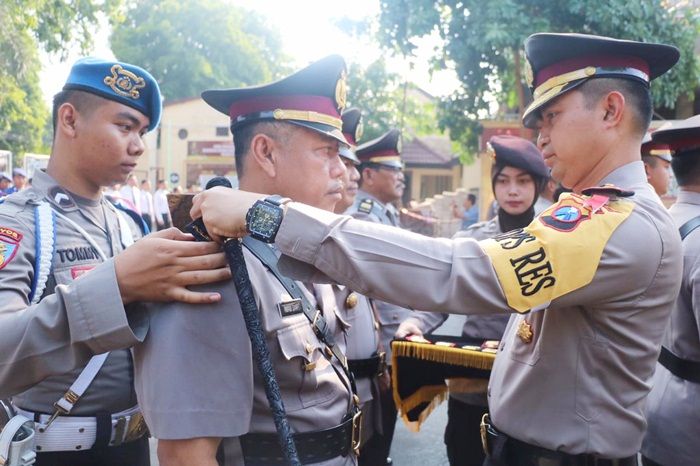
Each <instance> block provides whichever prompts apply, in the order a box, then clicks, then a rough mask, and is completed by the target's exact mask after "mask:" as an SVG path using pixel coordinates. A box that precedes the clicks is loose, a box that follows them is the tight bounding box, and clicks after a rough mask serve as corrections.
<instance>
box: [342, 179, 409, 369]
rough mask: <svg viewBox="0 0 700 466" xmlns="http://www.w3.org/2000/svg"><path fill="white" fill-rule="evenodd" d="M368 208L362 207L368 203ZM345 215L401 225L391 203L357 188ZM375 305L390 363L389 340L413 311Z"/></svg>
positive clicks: (383, 304)
mask: <svg viewBox="0 0 700 466" xmlns="http://www.w3.org/2000/svg"><path fill="white" fill-rule="evenodd" d="M369 203H371V207H370V208H369V209H367V208H363V205H364V206H365V207H366V206H368V205H370V204H369ZM345 214H346V215H351V216H352V217H354V218H356V219H359V220H366V221H368V222H373V223H381V224H383V225H389V226H394V227H399V228H400V227H401V224H400V222H399V212H398V210H396V207H394V206H393V205H392V204H383V203H382V202H380V201H379V200H378V199H377V198H376V197H374V196H372V195H371V194H369V193H367V192H365V191H363V190H362V189H360V190H358V192H357V196H356V197H355V202H354V203H353V205H352V206H350V207H349V208H348V210H346V211H345ZM374 304H375V306H376V307H377V319H378V320H379V325H380V333H381V339H382V346H383V347H384V350H385V351H386V358H387V363H388V364H391V340H393V339H394V334H395V333H396V331H397V330H398V329H399V325H400V324H401V322H403V321H404V320H405V319H407V318H408V317H410V316H411V314H412V313H413V311H412V310H411V309H408V308H406V307H401V306H397V305H395V304H391V303H388V302H385V301H379V300H375V301H374Z"/></svg>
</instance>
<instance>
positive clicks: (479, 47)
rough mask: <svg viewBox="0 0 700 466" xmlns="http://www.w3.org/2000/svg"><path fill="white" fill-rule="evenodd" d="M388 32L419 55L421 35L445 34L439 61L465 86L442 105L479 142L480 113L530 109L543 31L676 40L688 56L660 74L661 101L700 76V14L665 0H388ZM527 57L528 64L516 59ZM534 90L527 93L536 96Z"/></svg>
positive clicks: (398, 47) (384, 25)
mask: <svg viewBox="0 0 700 466" xmlns="http://www.w3.org/2000/svg"><path fill="white" fill-rule="evenodd" d="M381 10H382V12H381V17H380V31H379V35H380V40H381V41H382V43H383V44H385V45H386V46H388V47H390V48H392V49H393V50H395V51H396V52H397V53H400V54H403V55H411V54H412V53H413V51H414V49H415V39H416V38H420V37H424V36H427V35H430V34H437V35H438V36H439V37H440V39H441V46H440V47H438V48H437V50H436V53H435V55H434V56H433V57H432V60H433V65H434V66H435V67H443V66H445V64H446V63H450V64H452V65H453V66H454V68H455V70H456V72H457V75H458V77H459V79H460V81H461V88H460V89H458V90H457V91H456V92H455V94H454V95H453V96H451V97H450V98H449V99H447V100H446V101H445V102H443V103H442V105H441V123H442V124H443V125H444V126H446V127H448V128H449V129H450V130H451V136H452V137H453V138H454V139H458V140H461V141H462V142H464V143H468V144H470V145H472V146H473V145H475V144H474V143H475V141H476V135H477V132H478V124H477V123H476V121H477V120H478V119H479V118H484V117H486V116H487V115H491V116H493V113H494V112H493V107H494V102H495V103H497V105H498V108H499V111H500V113H508V112H513V111H518V110H521V109H522V106H523V98H522V97H520V96H519V93H521V92H522V91H523V86H524V83H523V79H522V78H521V70H522V66H524V54H523V53H522V44H523V41H524V39H525V38H526V37H527V36H529V35H530V34H533V33H535V32H542V31H548V32H580V33H588V34H599V35H605V36H611V37H616V38H621V39H631V40H642V41H647V42H662V43H668V44H673V45H675V46H677V47H678V48H679V49H680V50H681V60H680V62H679V63H678V65H676V67H675V68H674V69H673V70H672V71H671V72H670V73H668V74H667V75H665V76H664V77H662V78H660V79H658V80H656V81H655V82H654V85H653V86H652V94H653V97H654V102H655V105H656V106H657V107H669V108H672V107H673V106H674V105H675V102H676V100H677V99H678V97H679V96H681V95H683V94H686V95H687V94H689V93H690V92H691V91H692V90H694V89H695V87H696V86H697V83H698V77H699V76H700V75H699V70H698V68H699V67H698V61H697V57H696V56H695V55H694V45H695V40H696V37H697V34H698V32H699V21H700V15H698V13H697V11H694V10H693V9H691V8H671V7H669V6H668V2H666V1H664V0H637V1H634V2H630V1H629V0H567V1H565V2H559V1H555V0H491V1H488V2H482V1H478V0H382V1H381ZM516 64H519V65H520V66H516ZM528 94H529V93H528V92H522V94H520V95H521V96H523V95H524V96H525V97H529V95H528Z"/></svg>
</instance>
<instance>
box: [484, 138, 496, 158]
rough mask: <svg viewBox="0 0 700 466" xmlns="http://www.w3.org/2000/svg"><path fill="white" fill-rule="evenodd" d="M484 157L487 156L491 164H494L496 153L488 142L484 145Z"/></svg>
mask: <svg viewBox="0 0 700 466" xmlns="http://www.w3.org/2000/svg"><path fill="white" fill-rule="evenodd" d="M486 155H488V156H489V158H490V159H491V162H493V163H496V151H495V150H494V149H493V146H492V145H491V143H490V142H487V143H486Z"/></svg>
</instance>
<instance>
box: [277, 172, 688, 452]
mask: <svg viewBox="0 0 700 466" xmlns="http://www.w3.org/2000/svg"><path fill="white" fill-rule="evenodd" d="M604 183H611V184H614V185H617V186H621V187H625V188H627V189H631V190H634V192H635V194H634V196H632V197H631V198H629V200H628V201H625V203H624V206H629V205H630V204H629V202H632V203H633V209H632V211H631V212H630V213H629V215H628V216H627V217H626V218H625V219H624V220H623V221H622V222H621V223H620V224H619V225H618V226H617V227H616V229H615V230H614V231H613V232H612V233H611V234H608V237H606V241H607V242H606V243H605V244H604V248H603V249H602V253H601V254H600V257H599V259H600V260H599V263H598V266H597V268H595V269H594V275H592V280H591V281H590V283H588V284H587V285H585V286H582V287H580V288H578V289H575V290H573V291H571V292H569V293H567V294H564V295H562V296H559V297H557V298H556V299H553V300H552V301H551V302H542V303H540V304H538V305H537V306H532V307H533V309H534V310H533V312H531V313H529V314H519V315H516V316H515V317H514V318H513V319H511V321H510V323H509V325H508V328H507V329H506V332H505V334H504V337H503V340H502V343H501V346H500V351H499V355H498V357H497V358H496V362H495V365H494V368H493V371H492V374H491V380H490V386H489V406H490V410H491V414H492V420H493V422H494V424H495V425H496V427H497V428H498V429H500V430H501V431H503V432H505V433H506V434H508V435H510V436H512V437H514V438H516V439H519V440H521V441H524V442H527V443H530V444H534V445H538V446H541V447H544V448H547V449H551V450H559V451H563V452H566V453H570V454H579V453H593V454H598V455H601V456H604V457H612V458H618V457H626V456H630V455H633V454H635V453H636V452H637V451H638V450H639V448H640V446H641V442H642V435H643V432H644V430H645V428H646V422H645V417H644V412H643V409H644V404H645V401H646V398H647V395H648V392H649V389H650V384H649V382H650V378H651V375H652V373H653V371H654V368H655V363H656V358H657V356H658V352H659V346H660V343H661V338H662V336H663V331H664V328H665V326H666V321H667V319H668V316H669V313H670V310H671V306H672V303H673V301H674V300H675V297H676V295H677V293H678V287H679V284H680V277H681V252H680V240H679V236H678V232H677V230H676V227H675V225H674V224H673V222H672V220H671V218H670V216H669V214H668V212H667V211H666V209H665V208H664V207H663V206H662V205H661V204H660V202H659V200H658V197H657V196H656V194H655V193H654V192H653V191H652V189H651V187H650V186H649V185H648V183H647V182H646V176H645V173H644V166H643V164H642V163H641V162H633V163H630V164H627V165H624V166H622V167H619V168H618V169H616V170H614V171H613V172H612V173H610V174H609V175H608V176H606V177H605V179H604V180H602V181H601V184H604ZM560 202H562V201H560ZM620 202H622V201H620ZM558 205H560V204H558ZM621 205H622V204H621ZM556 208H557V207H556V206H553V207H552V209H556ZM552 212H553V211H552ZM611 215H612V216H614V215H615V214H612V213H611ZM608 218H610V217H608ZM540 221H541V218H537V219H535V221H534V222H540ZM602 221H604V220H601V222H602ZM533 224H534V223H533ZM595 224H596V223H593V225H595ZM553 234H556V232H555V233H553ZM567 237H568V233H564V232H562V233H561V234H559V235H558V236H556V238H557V239H556V241H555V242H556V243H557V244H556V245H557V246H558V247H561V248H563V250H564V251H565V252H567V255H571V254H574V257H575V258H580V261H581V262H582V264H583V263H584V261H595V260H596V259H597V257H591V254H590V250H589V247H590V246H589V244H588V242H587V241H585V240H583V241H577V242H573V241H570V240H568V239H567ZM488 241H489V240H486V241H485V242H476V241H474V240H471V239H461V240H449V239H440V238H426V237H422V236H419V235H415V234H412V233H409V232H405V231H401V230H395V229H390V228H386V227H383V226H381V225H373V224H369V223H367V222H357V221H353V220H352V219H350V218H348V217H340V216H336V215H332V214H329V213H327V212H323V211H319V210H317V209H313V208H310V207H308V206H303V205H300V204H298V203H291V204H289V206H288V209H287V213H286V215H285V218H284V220H283V222H282V226H281V228H280V231H279V233H278V235H277V245H278V247H279V248H280V250H281V251H282V252H283V253H284V254H287V255H290V256H292V257H293V258H295V259H298V260H301V261H304V262H307V263H311V264H313V265H314V266H315V267H316V268H317V269H318V270H319V277H317V279H321V275H324V274H325V275H326V276H328V277H330V278H332V279H334V280H335V281H337V282H339V283H343V284H345V285H347V286H350V287H352V288H353V289H356V290H358V291H360V292H362V293H365V294H367V295H368V296H373V297H377V298H379V299H384V300H388V301H392V302H394V303H396V304H397V305H403V306H407V305H414V306H416V307H418V308H423V309H432V310H435V311H437V312H451V313H463V314H500V313H508V312H513V311H512V309H511V308H510V307H509V305H508V301H507V299H512V297H511V294H512V293H516V294H518V295H520V291H521V290H520V289H509V290H505V292H504V290H503V289H502V287H501V284H500V281H499V278H498V276H497V275H496V272H495V268H494V267H495V265H494V262H493V260H492V258H491V257H490V256H488V255H487V254H486V253H485V250H486V249H485V247H486V243H488ZM535 244H537V243H536V242H535ZM549 260H553V258H549ZM589 263H590V262H589ZM593 263H594V262H593ZM553 273H555V274H556V270H555V271H554V272H553ZM559 278H561V277H559ZM563 281H566V279H563ZM523 320H525V321H526V322H528V323H529V325H530V327H531V329H532V332H533V337H532V340H531V341H530V342H529V343H526V342H525V341H524V340H523V339H521V338H520V337H519V336H518V335H517V333H518V329H519V328H520V326H521V321H523ZM523 325H524V324H523Z"/></svg>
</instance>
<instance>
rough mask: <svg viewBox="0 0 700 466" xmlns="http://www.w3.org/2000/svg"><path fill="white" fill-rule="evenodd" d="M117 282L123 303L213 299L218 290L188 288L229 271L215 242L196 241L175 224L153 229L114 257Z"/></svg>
mask: <svg viewBox="0 0 700 466" xmlns="http://www.w3.org/2000/svg"><path fill="white" fill-rule="evenodd" d="M114 269H115V271H116V274H117V283H118V284H119V291H120V292H121V295H122V302H123V303H124V304H125V305H126V304H129V303H131V302H134V301H182V302H185V303H193V304H199V303H212V302H216V301H219V300H220V299H221V295H220V294H219V293H200V292H194V291H190V290H188V289H187V286H190V285H202V284H206V283H214V282H218V281H222V280H226V279H228V278H230V277H231V271H230V270H229V268H228V266H227V264H226V257H225V256H224V253H223V252H221V247H220V246H219V245H218V244H216V243H209V242H196V241H194V240H193V238H192V236H191V235H187V234H185V233H182V232H181V231H180V230H178V229H177V228H169V229H167V230H163V231H159V232H157V233H152V234H150V235H148V236H146V237H144V238H143V239H141V240H139V241H137V242H136V243H134V244H133V245H131V246H130V247H129V248H127V249H126V250H125V251H124V252H122V253H120V254H118V255H117V256H116V257H115V258H114Z"/></svg>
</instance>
